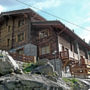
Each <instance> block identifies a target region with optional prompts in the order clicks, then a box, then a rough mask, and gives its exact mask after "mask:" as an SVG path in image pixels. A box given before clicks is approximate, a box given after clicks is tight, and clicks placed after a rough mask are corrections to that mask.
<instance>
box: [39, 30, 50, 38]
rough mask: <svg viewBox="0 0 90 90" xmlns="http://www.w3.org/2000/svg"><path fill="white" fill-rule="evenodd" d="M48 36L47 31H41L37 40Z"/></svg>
mask: <svg viewBox="0 0 90 90" xmlns="http://www.w3.org/2000/svg"><path fill="white" fill-rule="evenodd" d="M48 36H49V33H48V30H43V31H41V32H39V38H40V39H41V38H45V37H48Z"/></svg>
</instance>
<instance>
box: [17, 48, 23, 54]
mask: <svg viewBox="0 0 90 90" xmlns="http://www.w3.org/2000/svg"><path fill="white" fill-rule="evenodd" d="M16 52H17V53H18V54H24V50H23V48H22V49H18V50H17V51H16Z"/></svg>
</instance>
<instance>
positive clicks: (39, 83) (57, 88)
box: [0, 51, 69, 90]
mask: <svg viewBox="0 0 90 90" xmlns="http://www.w3.org/2000/svg"><path fill="white" fill-rule="evenodd" d="M42 63H43V65H42ZM38 64H39V65H40V67H38V68H37V69H36V70H37V71H38V72H39V73H41V74H36V73H34V72H35V71H36V70H34V72H33V74H24V73H21V71H20V69H19V66H18V64H17V63H16V61H14V60H13V58H12V57H11V56H10V55H9V54H8V53H7V52H5V51H0V75H1V76H0V90H68V89H69V88H68V87H67V86H66V84H65V83H64V86H63V83H61V82H60V80H59V79H58V80H56V79H53V78H51V77H50V75H53V73H54V69H53V67H52V65H50V64H49V63H45V62H38ZM44 75H47V76H49V77H48V78H47V77H46V76H44Z"/></svg>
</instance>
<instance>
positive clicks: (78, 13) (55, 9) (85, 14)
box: [0, 0, 90, 43]
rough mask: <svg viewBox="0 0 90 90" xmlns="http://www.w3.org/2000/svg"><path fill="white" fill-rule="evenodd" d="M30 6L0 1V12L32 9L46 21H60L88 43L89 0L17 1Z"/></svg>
mask: <svg viewBox="0 0 90 90" xmlns="http://www.w3.org/2000/svg"><path fill="white" fill-rule="evenodd" d="M19 1H21V2H24V3H27V4H29V5H31V6H33V7H36V8H39V9H36V8H32V7H31V6H28V5H24V4H22V3H19V2H17V1H16V0H0V12H5V11H11V10H17V9H23V8H32V9H33V10H35V11H36V12H37V13H38V14H40V15H41V16H43V17H44V18H46V19H47V20H60V21H61V22H62V23H63V24H65V25H66V26H67V27H69V28H70V29H71V30H74V32H75V33H76V34H77V35H78V36H80V37H81V38H82V39H85V41H86V42H87V43H88V42H89V40H90V0H19ZM40 10H43V11H46V12H49V13H51V14H53V15H55V16H58V17H60V18H62V19H65V20H67V21H69V22H71V23H74V24H77V25H79V26H82V27H84V28H85V29H81V28H79V27H76V26H75V25H72V24H70V23H67V22H65V21H64V20H61V19H60V18H57V17H53V16H50V15H47V14H45V13H43V12H41V11H40Z"/></svg>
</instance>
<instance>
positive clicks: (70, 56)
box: [60, 50, 78, 60]
mask: <svg viewBox="0 0 90 90" xmlns="http://www.w3.org/2000/svg"><path fill="white" fill-rule="evenodd" d="M60 58H61V59H62V60H65V59H69V60H71V59H72V60H73V59H74V60H78V54H76V53H74V52H72V51H70V50H67V51H62V52H60Z"/></svg>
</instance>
